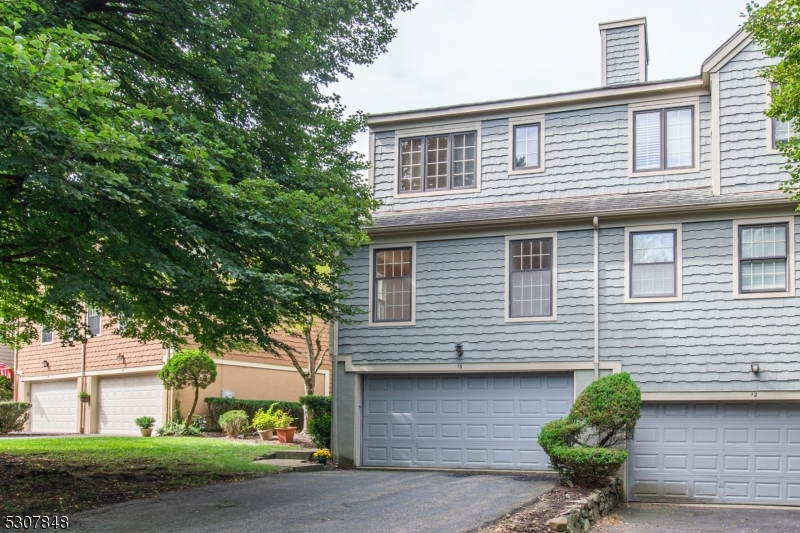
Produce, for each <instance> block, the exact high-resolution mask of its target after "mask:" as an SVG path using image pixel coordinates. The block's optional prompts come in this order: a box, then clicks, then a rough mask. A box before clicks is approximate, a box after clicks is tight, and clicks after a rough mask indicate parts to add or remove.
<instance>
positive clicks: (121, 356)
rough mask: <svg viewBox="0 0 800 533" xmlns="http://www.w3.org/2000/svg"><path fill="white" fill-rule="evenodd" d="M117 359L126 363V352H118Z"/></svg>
mask: <svg viewBox="0 0 800 533" xmlns="http://www.w3.org/2000/svg"><path fill="white" fill-rule="evenodd" d="M117 361H122V362H123V363H124V362H125V354H124V353H118V354H117Z"/></svg>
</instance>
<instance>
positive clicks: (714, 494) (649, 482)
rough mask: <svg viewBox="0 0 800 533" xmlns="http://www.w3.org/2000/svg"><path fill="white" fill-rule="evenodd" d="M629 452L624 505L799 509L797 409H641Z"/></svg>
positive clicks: (735, 405) (741, 405)
mask: <svg viewBox="0 0 800 533" xmlns="http://www.w3.org/2000/svg"><path fill="white" fill-rule="evenodd" d="M629 452H630V456H629V459H628V483H629V489H628V490H629V497H630V499H631V500H638V501H691V502H697V503H761V504H770V505H800V404H792V403H783V404H777V403H753V402H729V403H726V402H720V403H680V404H672V403H666V404H645V405H643V406H642V418H641V420H640V421H639V423H638V424H637V425H636V434H635V439H634V441H633V442H632V443H631V444H630V445H629Z"/></svg>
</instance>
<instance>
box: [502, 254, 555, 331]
mask: <svg viewBox="0 0 800 533" xmlns="http://www.w3.org/2000/svg"><path fill="white" fill-rule="evenodd" d="M509 248H510V250H509V253H510V254H511V257H510V259H511V263H510V265H511V272H510V274H511V275H510V280H509V282H510V284H511V286H510V287H509V289H510V292H509V293H510V296H511V297H510V300H511V301H510V302H509V303H508V305H509V306H510V312H509V316H510V317H511V318H520V317H538V316H551V315H552V299H553V283H552V279H553V240H552V239H526V240H522V241H511V246H510V247H509Z"/></svg>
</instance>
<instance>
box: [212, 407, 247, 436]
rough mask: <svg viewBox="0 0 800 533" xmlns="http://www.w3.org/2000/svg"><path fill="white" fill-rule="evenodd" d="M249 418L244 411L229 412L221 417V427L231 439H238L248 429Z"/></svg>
mask: <svg viewBox="0 0 800 533" xmlns="http://www.w3.org/2000/svg"><path fill="white" fill-rule="evenodd" d="M247 424H248V418H247V413H245V412H244V411H239V410H237V411H228V412H227V413H225V414H223V415H222V416H221V417H219V425H220V427H222V430H223V431H224V432H225V434H226V435H227V436H229V437H231V438H234V439H235V438H236V437H238V436H239V435H241V434H242V433H244V432H245V430H246V429H247Z"/></svg>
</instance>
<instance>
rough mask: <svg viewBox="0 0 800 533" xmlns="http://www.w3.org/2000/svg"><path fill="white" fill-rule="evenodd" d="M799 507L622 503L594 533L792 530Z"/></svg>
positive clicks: (786, 532)
mask: <svg viewBox="0 0 800 533" xmlns="http://www.w3.org/2000/svg"><path fill="white" fill-rule="evenodd" d="M798 519H800V511H798V510H797V509H791V508H787V509H781V508H774V507H759V506H741V507H739V506H728V507H700V506H694V505H687V506H681V505H666V504H650V503H630V504H624V505H622V506H621V507H620V509H619V510H618V511H617V512H616V513H615V514H614V515H612V517H611V519H606V520H604V521H603V523H601V524H600V525H598V526H596V527H595V528H594V530H593V531H595V532H596V533H655V532H658V533H723V532H724V533H794V532H796V531H798V527H800V526H799V525H798Z"/></svg>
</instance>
